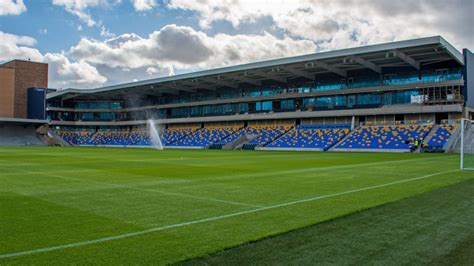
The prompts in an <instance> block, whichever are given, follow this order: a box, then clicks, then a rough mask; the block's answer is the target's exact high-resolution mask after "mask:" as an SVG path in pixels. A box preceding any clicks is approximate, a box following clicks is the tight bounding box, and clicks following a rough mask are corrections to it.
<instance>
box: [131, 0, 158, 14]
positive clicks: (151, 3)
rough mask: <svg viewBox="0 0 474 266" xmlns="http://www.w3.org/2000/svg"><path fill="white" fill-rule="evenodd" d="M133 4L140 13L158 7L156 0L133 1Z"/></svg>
mask: <svg viewBox="0 0 474 266" xmlns="http://www.w3.org/2000/svg"><path fill="white" fill-rule="evenodd" d="M132 3H133V7H134V8H135V10H136V11H139V12H142V11H148V10H152V9H153V8H154V7H155V6H156V0H132Z"/></svg>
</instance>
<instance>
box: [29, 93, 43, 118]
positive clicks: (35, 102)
mask: <svg viewBox="0 0 474 266" xmlns="http://www.w3.org/2000/svg"><path fill="white" fill-rule="evenodd" d="M46 90H47V89H44V88H29V89H28V103H27V118H28V119H41V120H42V119H46V110H45V106H46V103H45V101H46Z"/></svg>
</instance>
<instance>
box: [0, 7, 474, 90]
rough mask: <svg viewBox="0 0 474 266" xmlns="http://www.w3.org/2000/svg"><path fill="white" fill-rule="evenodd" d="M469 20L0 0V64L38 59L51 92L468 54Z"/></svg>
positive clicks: (467, 12) (442, 15)
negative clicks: (385, 54)
mask: <svg viewBox="0 0 474 266" xmlns="http://www.w3.org/2000/svg"><path fill="white" fill-rule="evenodd" d="M473 13H474V1H472V0H452V1H441V0H420V1H409V0H399V1H392V0H390V1H389V0H374V1H371V0H341V1H337V0H287V1H283V0H232V1H231V0H224V1H217V0H199V1H191V0H165V1H163V0H25V1H22V0H0V62H2V61H8V60H12V59H15V58H20V59H28V58H30V59H32V60H35V61H41V62H46V63H48V64H49V65H50V68H49V76H50V86H51V87H56V88H68V87H74V88H83V89H88V88H94V87H100V86H105V85H111V84H116V83H121V82H129V81H133V80H142V79H149V78H155V77H159V76H165V75H173V74H177V73H184V72H190V71H196V70H201V69H207V68H214V67H221V66H226V65H231V64H241V63H247V62H252V61H259V60H265V59H270V58H277V57H284V56H293V55H299V54H307V53H314V52H318V51H325V50H333V49H340V48H347V47H354V46H360V45H367V44H375V43H382V42H389V41H395V40H404V39H409V38H417V37H425V36H433V35H442V36H443V37H445V38H446V39H447V40H448V41H450V42H451V43H452V44H453V45H455V46H456V47H457V48H458V49H461V48H469V49H471V50H473V49H474V40H473V36H474V34H473V33H474V32H473V29H472V26H471V25H474V21H473V17H472V14H473ZM446 14H450V15H449V16H447V15H446Z"/></svg>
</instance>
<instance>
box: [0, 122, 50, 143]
mask: <svg viewBox="0 0 474 266" xmlns="http://www.w3.org/2000/svg"><path fill="white" fill-rule="evenodd" d="M30 145H34V146H42V145H45V144H44V143H43V142H42V141H41V140H40V139H39V138H38V137H37V135H36V128H35V127H34V126H23V125H21V126H18V125H2V126H0V146H30Z"/></svg>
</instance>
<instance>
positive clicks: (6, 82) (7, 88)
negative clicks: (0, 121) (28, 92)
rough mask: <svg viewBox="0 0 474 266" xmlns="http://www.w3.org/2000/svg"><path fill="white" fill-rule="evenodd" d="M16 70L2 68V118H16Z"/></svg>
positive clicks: (0, 85) (0, 75)
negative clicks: (14, 107)
mask: <svg viewBox="0 0 474 266" xmlns="http://www.w3.org/2000/svg"><path fill="white" fill-rule="evenodd" d="M14 91H15V69H13V68H0V117H7V118H13V117H14V109H13V106H14V104H13V103H14V98H15V93H14Z"/></svg>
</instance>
